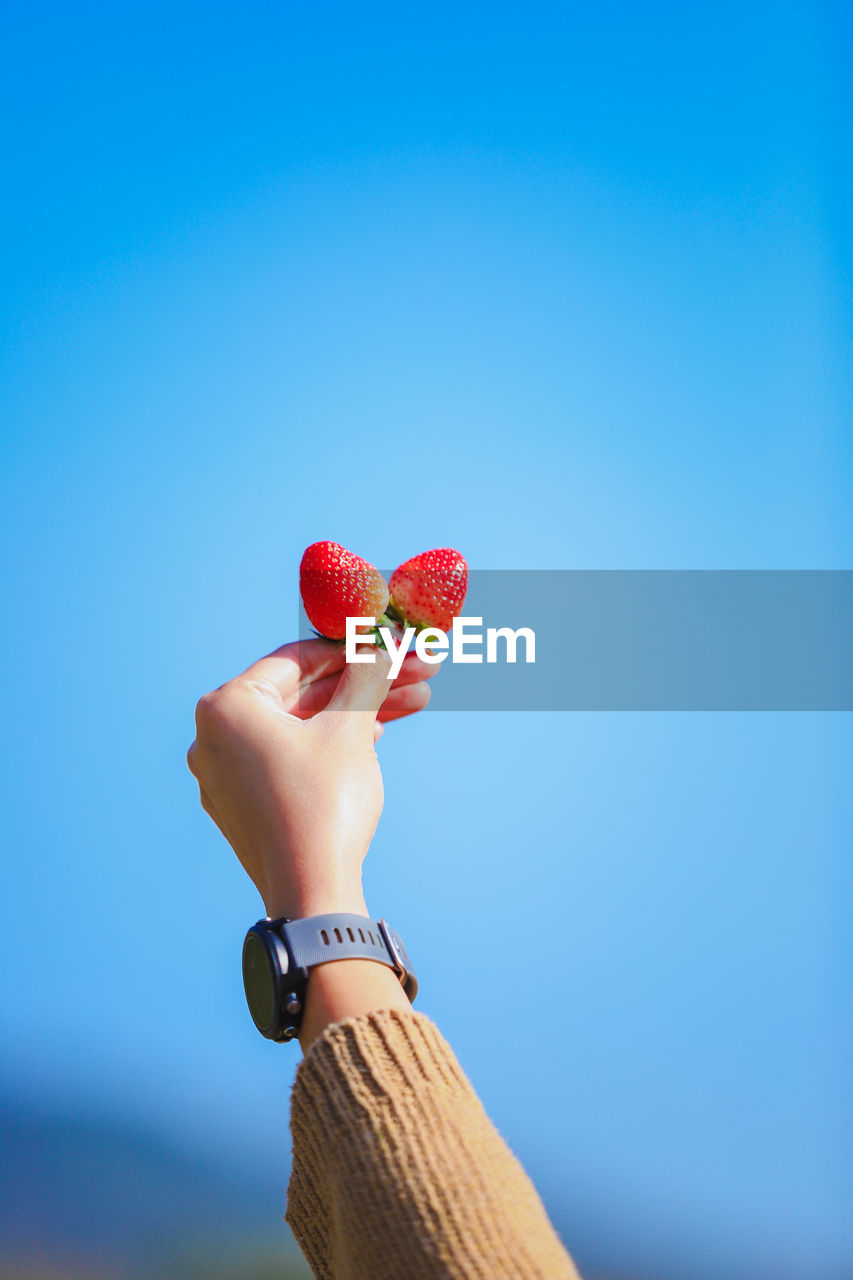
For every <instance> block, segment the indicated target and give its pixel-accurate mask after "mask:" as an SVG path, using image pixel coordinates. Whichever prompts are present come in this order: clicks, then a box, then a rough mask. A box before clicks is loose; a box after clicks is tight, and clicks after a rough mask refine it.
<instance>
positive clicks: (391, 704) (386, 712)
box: [379, 682, 432, 724]
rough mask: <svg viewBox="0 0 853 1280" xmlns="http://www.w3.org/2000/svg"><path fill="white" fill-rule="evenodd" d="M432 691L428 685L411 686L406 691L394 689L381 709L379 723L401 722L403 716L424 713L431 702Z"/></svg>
mask: <svg viewBox="0 0 853 1280" xmlns="http://www.w3.org/2000/svg"><path fill="white" fill-rule="evenodd" d="M431 694H432V689H430V687H429V685H428V684H424V683H423V682H421V683H420V684H410V685H407V686H406V687H405V688H404V689H392V690H391V692H390V693H389V694H388V697H387V698H386V699H385V701H384V702H383V703H382V706H381V707H380V708H379V722H382V723H386V724H387V722H388V721H389V720H400V719H401V718H402V717H403V716H412V715H414V714H415V712H416V711H422V710H423V709H424V707H425V706H426V705H427V703H428V702H429V700H430V696H431Z"/></svg>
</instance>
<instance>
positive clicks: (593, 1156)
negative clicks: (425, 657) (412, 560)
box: [0, 4, 853, 1277]
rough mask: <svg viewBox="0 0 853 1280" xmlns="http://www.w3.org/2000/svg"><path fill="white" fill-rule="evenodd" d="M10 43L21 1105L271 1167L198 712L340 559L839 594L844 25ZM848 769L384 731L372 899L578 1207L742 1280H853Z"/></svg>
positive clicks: (547, 19)
mask: <svg viewBox="0 0 853 1280" xmlns="http://www.w3.org/2000/svg"><path fill="white" fill-rule="evenodd" d="M5 26H6V34H5V37H4V46H5V50H6V52H5V60H6V64H7V65H6V67H5V69H4V75H3V77H2V78H0V83H2V90H0V92H2V96H3V101H4V109H5V110H7V111H8V113H9V120H10V123H11V128H9V129H8V130H7V131H6V132H7V142H6V144H5V150H6V157H5V166H4V167H5V171H6V176H7V183H8V190H9V191H10V192H11V195H10V196H7V199H6V200H5V201H4V203H3V207H2V210H0V218H2V220H3V224H4V226H3V231H4V235H3V241H2V245H3V247H2V250H0V279H2V287H3V293H4V303H5V305H4V316H5V320H4V330H5V333H4V338H5V341H4V343H3V354H2V357H0V359H2V388H0V404H2V417H3V422H4V433H3V435H4V445H3V452H4V465H3V477H2V511H3V517H4V522H5V525H6V529H5V533H4V538H3V552H2V554H3V561H4V580H5V583H6V587H5V595H6V600H7V605H8V606H9V613H8V619H7V623H6V626H5V627H4V629H3V634H2V640H0V643H2V646H3V649H4V651H5V662H6V668H7V672H8V673H9V675H10V679H9V680H8V682H7V688H6V690H5V693H4V704H5V707H4V720H5V725H6V734H5V735H4V745H3V746H2V748H0V752H1V753H2V777H3V779H4V783H5V789H6V792H7V794H6V799H5V801H4V820H5V826H6V840H5V844H6V848H7V850H8V851H9V852H8V859H7V875H6V891H5V892H4V894H3V897H2V906H0V912H2V925H3V927H2V931H1V932H2V942H0V946H2V948H3V959H4V967H5V971H6V973H7V975H8V974H11V975H12V980H11V982H9V983H8V986H9V988H10V989H9V992H8V995H7V998H6V1000H5V1002H4V1008H3V1011H2V1014H0V1045H2V1048H3V1062H4V1067H3V1078H4V1079H5V1080H7V1082H8V1087H10V1088H15V1089H17V1090H21V1091H23V1092H24V1093H26V1091H27V1090H31V1091H35V1092H39V1093H40V1094H41V1095H42V1096H43V1097H46V1098H49V1099H52V1100H53V1103H54V1104H55V1105H57V1106H61V1105H68V1106H75V1107H78V1106H79V1107H92V1108H107V1109H110V1108H113V1109H115V1110H118V1111H122V1112H127V1113H128V1114H130V1115H134V1116H139V1117H144V1118H147V1120H149V1121H151V1122H153V1123H155V1124H157V1125H159V1126H161V1127H163V1128H165V1129H168V1130H170V1131H172V1132H175V1133H180V1134H183V1135H185V1137H186V1140H187V1141H198V1142H204V1143H206V1144H208V1145H209V1146H211V1147H214V1148H218V1149H221V1150H225V1151H227V1152H229V1153H230V1154H231V1156H232V1157H233V1158H234V1160H235V1161H239V1160H248V1159H249V1157H250V1154H251V1152H252V1151H253V1150H254V1149H256V1147H257V1145H258V1143H259V1142H260V1141H261V1140H262V1139H263V1136H264V1135H265V1134H267V1133H268V1132H269V1125H270V1117H271V1114H273V1115H274V1116H276V1119H275V1123H278V1124H279V1125H280V1132H281V1135H282V1141H284V1140H285V1133H286V1087H285V1086H286V1084H287V1082H288V1081H289V1080H290V1078H291V1075H292V1071H293V1068H294V1063H295V1055H294V1054H291V1053H288V1052H287V1051H286V1050H282V1051H278V1050H276V1049H273V1048H270V1047H269V1046H266V1045H265V1044H264V1043H263V1042H261V1041H260V1040H259V1038H257V1037H256V1033H255V1032H254V1029H253V1028H252V1026H251V1023H250V1021H249V1019H248V1015H247V1013H246V1011H245V1008H244V1007H243V1004H242V991H241V987H240V975H239V949H240V943H241V940H242V933H243V930H244V928H245V927H246V925H247V924H249V923H251V921H252V920H254V919H255V918H256V915H257V912H258V907H259V904H258V902H257V899H256V896H255V894H254V891H253V890H252V888H251V886H250V885H249V884H248V883H247V882H244V879H243V877H242V873H241V872H240V870H239V868H238V867H237V865H236V862H235V861H234V860H233V858H231V857H230V855H229V852H228V850H227V848H226V847H225V846H224V844H223V842H222V841H221V839H220V837H219V836H218V834H217V833H216V832H215V830H214V829H213V827H212V826H211V825H210V824H209V823H208V822H207V820H206V819H205V817H204V815H203V814H202V813H201V811H200V810H199V809H198V808H197V802H196V796H195V792H194V787H193V785H192V782H191V779H190V778H189V775H188V774H187V773H186V771H185V765H184V759H183V756H184V752H185V750H186V746H187V745H188V742H189V738H190V736H191V733H192V708H193V705H194V702H195V700H196V698H197V697H198V696H199V695H200V694H201V693H202V692H203V691H204V690H205V689H206V688H208V687H210V686H211V685H214V684H217V683H219V682H220V681H221V680H222V679H224V678H226V677H227V676H229V675H230V674H233V673H235V672H236V671H238V670H240V669H241V668H242V667H243V666H245V665H247V663H248V662H249V661H251V660H252V659H253V658H254V657H255V656H257V655H258V654H259V653H261V652H264V651H267V650H269V649H270V648H272V647H274V646H275V645H276V644H278V643H280V642H282V641H283V640H285V639H288V638H290V636H291V635H292V634H293V633H294V631H295V627H296V601H295V592H296V583H297V567H298V562H299V557H300V555H301V552H302V549H303V548H304V546H305V545H307V544H308V543H309V542H311V541H314V540H315V539H318V538H323V537H330V538H334V539H337V540H339V541H342V542H344V543H345V544H346V545H348V546H350V547H351V548H352V549H353V550H355V551H357V552H359V553H360V554H363V555H365V556H366V557H367V558H368V559H371V560H373V561H374V562H375V563H378V564H384V565H393V564H395V563H397V562H399V561H400V560H402V559H404V558H406V557H408V556H409V555H411V554H413V553H414V552H416V551H418V550H420V549H423V548H425V547H428V546H434V545H442V544H444V545H447V544H450V545H455V546H458V547H460V548H461V549H462V550H463V551H464V553H465V554H466V555H467V557H468V559H469V561H470V562H471V564H472V565H474V566H476V567H478V568H555V569H556V568H851V567H853V565H851V555H853V530H851V518H850V512H851V501H850V498H851V494H850V488H851V485H850V473H851V442H850V441H851V438H850V431H849V414H850V384H849V371H848V366H847V364H846V361H847V359H848V353H849V340H850V335H851V322H850V314H849V295H848V294H846V293H845V289H846V281H847V280H848V278H849V277H848V268H849V256H850V255H849V226H850V220H849V189H848V186H847V179H846V176H845V173H846V170H845V166H844V164H843V149H842V144H843V139H844V129H845V122H846V120H847V119H848V118H849V103H848V102H847V101H846V97H847V93H848V90H847V87H846V72H845V49H849V44H848V43H847V40H848V38H849V30H847V29H846V28H845V26H844V20H843V18H842V15H841V12H840V8H839V9H836V8H834V7H832V6H821V5H817V6H815V5H805V4H791V5H788V6H785V7H784V8H782V9H781V10H780V9H779V7H778V6H770V5H758V4H748V5H745V6H744V5H739V6H735V5H726V4H724V5H722V6H716V7H715V8H714V9H713V10H711V9H706V10H704V11H699V10H696V9H693V10H690V9H689V8H688V10H686V11H685V9H684V8H683V7H679V6H674V5H662V4H651V5H646V6H644V7H643V8H642V9H641V10H638V9H637V8H636V6H621V5H615V6H611V7H610V8H608V9H600V8H599V9H597V10H593V9H592V8H591V7H589V8H584V9H578V8H573V7H568V6H561V5H554V4H533V5H526V6H524V8H523V10H522V9H520V8H517V7H511V6H506V5H498V6H494V5H490V6H481V5H476V4H475V5H468V6H464V7H463V8H462V9H460V7H459V6H450V5H444V4H438V5H433V6H431V7H430V8H429V9H416V10H406V11H403V12H400V10H399V7H397V6H391V5H387V4H376V5H372V6H370V7H369V8H368V9H365V8H364V7H361V8H353V7H352V6H344V5H339V4H330V5H326V6H324V7H323V8H322V11H318V10H316V9H311V8H310V7H304V6H302V7H290V6H272V5H257V4H248V5H244V6H241V7H240V9H239V10H237V9H234V8H233V7H230V6H222V5H206V6H204V7H202V6H196V5H183V6H179V7H178V9H177V11H176V10H175V9H173V8H169V9H167V8H166V7H165V6H159V5H156V4H155V5H153V6H148V7H146V9H145V10H144V11H142V10H140V11H138V12H134V13H129V12H125V13H118V14H117V13H116V12H115V11H114V10H113V9H111V8H107V7H106V6H93V5H88V6H86V5H84V6H79V7H75V8H74V9H73V10H71V9H69V8H68V7H67V6H66V7H62V6H57V5H50V4H49V5H45V6H41V7H40V8H39V9H38V11H37V12H36V11H24V10H18V11H17V12H15V13H14V14H9V15H8V16H7V18H6V20H5ZM850 748H851V729H850V723H849V717H848V716H845V715H762V716H750V715H713V716H702V715H690V714H681V715H671V716H668V715H633V716H631V715H616V714H606V715H564V714H559V715H558V714H554V715H547V714H538V715H523V714H512V715H510V714H499V713H491V714H481V715H464V714H462V713H453V714H451V713H442V714H434V715H432V716H430V715H427V716H424V717H422V718H420V719H419V720H418V721H414V722H411V723H407V724H404V725H400V726H398V727H396V728H394V729H392V730H390V731H389V733H388V734H387V735H386V738H385V740H384V741H383V743H382V745H381V748H380V750H381V753H382V761H383V769H384V771H385V777H386V787H387V794H388V800H387V807H386V813H385V816H384V818H383V822H382V825H381V826H380V831H379V834H378V836H377V840H376V843H375V846H374V849H373V851H372V853H371V857H370V860H369V868H368V872H367V876H368V901H369V903H370V904H371V906H372V909H373V910H374V911H375V912H376V913H382V914H386V915H387V916H388V917H389V918H390V919H391V920H392V921H393V922H394V923H395V924H396V925H397V927H398V928H399V929H400V931H401V933H402V934H403V936H404V937H405V939H406V941H407V945H408V946H409V950H410V952H411V954H412V955H413V957H415V959H416V961H417V965H418V969H419V976H420V977H421V987H422V1007H423V1008H424V1009H425V1010H426V1011H427V1012H428V1013H430V1014H431V1015H432V1016H434V1017H435V1018H436V1020H437V1021H438V1022H439V1024H440V1025H441V1027H442V1029H443V1030H444V1031H445V1032H446V1034H447V1035H448V1037H449V1039H450V1040H451V1042H452V1043H453V1044H454V1047H456V1049H457V1051H458V1053H459V1055H460V1057H461V1058H462V1061H463V1063H464V1065H465V1066H466V1068H467V1069H468V1071H469V1073H470V1074H471V1076H472V1078H473V1080H474V1083H475V1085H476V1086H477V1088H478V1089H479V1090H480V1092H481V1094H482V1096H483V1098H484V1101H485V1102H486V1105H487V1107H488V1108H489V1110H490V1112H491V1113H492V1114H493V1116H494V1117H495V1119H496V1120H497V1122H498V1124H499V1127H500V1128H501V1130H502V1132H504V1133H505V1134H506V1135H507V1137H508V1138H509V1139H510V1141H511V1142H512V1143H513V1145H514V1147H515V1148H516V1150H517V1151H518V1152H519V1154H520V1155H521V1157H522V1159H523V1160H524V1161H525V1163H526V1164H527V1166H528V1167H529V1168H530V1170H531V1172H532V1173H533V1174H534V1176H535V1177H536V1178H537V1179H538V1180H539V1182H540V1183H541V1185H542V1186H543V1190H544V1191H545V1194H546V1198H547V1199H548V1203H549V1207H550V1208H551V1209H552V1211H553V1212H554V1213H555V1216H560V1215H562V1219H563V1220H564V1221H570V1220H571V1217H572V1214H573V1213H574V1214H576V1215H578V1214H586V1213H587V1212H590V1213H593V1214H599V1215H600V1216H601V1219H602V1221H605V1222H607V1223H608V1224H609V1230H610V1231H611V1233H612V1234H613V1235H614V1237H618V1236H619V1233H620V1229H621V1225H624V1224H626V1223H639V1224H640V1226H639V1227H637V1232H638V1233H639V1234H640V1235H643V1233H645V1235H644V1236H643V1238H644V1239H647V1240H648V1241H651V1243H650V1244H649V1249H650V1250H651V1251H652V1253H651V1254H650V1256H652V1254H654V1248H656V1247H658V1244H659V1247H660V1249H661V1250H662V1254H661V1256H663V1253H665V1252H666V1250H667V1249H668V1248H670V1246H671V1247H672V1249H676V1247H677V1248H679V1249H682V1251H683V1253H684V1256H688V1255H691V1254H692V1256H695V1257H697V1258H698V1257H705V1258H706V1259H707V1258H710V1257H716V1258H718V1259H719V1265H720V1266H721V1267H727V1268H728V1271H729V1274H732V1275H735V1274H739V1273H737V1272H736V1270H735V1268H736V1265H745V1266H746V1267H747V1271H748V1270H749V1267H750V1266H752V1274H759V1273H761V1269H762V1268H763V1269H764V1271H765V1272H766V1273H767V1274H771V1273H772V1274H774V1275H776V1276H783V1275H784V1274H786V1273H785V1272H784V1270H783V1264H784V1265H785V1266H787V1265H790V1266H791V1267H792V1271H791V1274H792V1275H794V1274H802V1273H803V1271H802V1266H806V1265H808V1267H809V1268H811V1269H810V1270H809V1274H810V1275H811V1274H813V1275H814V1276H815V1277H821V1276H823V1275H826V1276H829V1275H831V1274H834V1273H833V1270H832V1268H833V1267H836V1268H838V1267H841V1266H842V1265H843V1264H845V1263H846V1264H847V1265H848V1266H849V1264H850V1262H851V1260H852V1259H853V1241H851V1239H850V1233H849V1227H848V1225H847V1223H846V1214H847V1208H848V1206H849V1199H850V1193H851V1184H850V1167H849V1159H848V1158H847V1156H846V1155H845V1152H846V1151H847V1150H848V1149H849V1139H850V1136H851V1135H850V1128H851V1125H850V1112H849V1103H848V1101H847V1090H846V1084H847V1081H846V1080H845V1063H846V1062H848V1061H849V1045H850V1012H849V997H848V994H847V992H848V990H849V978H850V966H849V957H850V937H849V923H848V922H847V920H846V919H845V912H844V903H845V902H849V889H850V883H849V870H848V869H847V867H846V865H845V861H844V853H845V851H846V849H848V848H849V834H850V829H851V812H850V808H851V805H850V794H849V792H850V788H849V773H850V760H851V751H850ZM425 795H426V797H427V798H428V803H427V804H426V805H424V796H425ZM36 927H37V928H38V929H39V930H40V931H43V937H44V941H43V943H42V944H40V945H39V946H38V947H36V948H34V947H33V945H32V938H33V931H34V928H36ZM176 939H177V940H179V942H180V946H181V947H182V948H186V954H187V955H191V956H194V957H196V960H197V968H196V969H195V970H194V971H193V976H192V979H191V980H189V981H187V980H184V981H182V982H179V983H176V982H175V980H174V977H173V975H174V973H175V962H174V954H173V948H174V947H175V945H176ZM484 956H491V957H492V960H491V962H490V963H489V964H488V965H487V966H486V969H485V971H484V969H483V963H482V961H483V957H484ZM475 957H476V958H477V962H476V964H475V960H474V958H475ZM533 957H535V960H532V958H533ZM475 970H476V972H477V973H478V974H479V977H478V979H477V980H476V981H475V980H474V979H473V978H472V973H473V972H474V971H475ZM273 1099H274V1100H275V1105H276V1106H277V1107H278V1113H277V1114H276V1113H275V1112H274V1110H272V1111H271V1106H272V1103H271V1100H273ZM282 1193H283V1192H282ZM620 1224H621V1225H620ZM625 1230H626V1231H627V1228H625ZM632 1238H633V1237H632ZM569 1242H570V1243H571V1240H570V1241H569ZM655 1242H658V1244H656V1243H655ZM714 1250H717V1251H718V1252H717V1253H716V1254H714V1252H713V1251H714ZM738 1259H746V1262H745V1263H741V1264H739V1263H738ZM798 1260H800V1261H802V1260H807V1263H806V1262H805V1261H802V1266H801V1268H800V1270H799V1272H798V1271H797V1267H798V1265H799V1263H798Z"/></svg>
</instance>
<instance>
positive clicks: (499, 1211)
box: [287, 1010, 578, 1280]
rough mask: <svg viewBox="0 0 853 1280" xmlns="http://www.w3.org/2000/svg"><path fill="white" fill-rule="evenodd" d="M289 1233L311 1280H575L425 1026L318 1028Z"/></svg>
mask: <svg viewBox="0 0 853 1280" xmlns="http://www.w3.org/2000/svg"><path fill="white" fill-rule="evenodd" d="M291 1131H292V1134H293V1172H292V1175H291V1179H290V1186H289V1189H288V1199H287V1221H288V1223H289V1224H290V1227H291V1229H292V1231H293V1234H294V1235H295V1237H296V1239H297V1241H298V1243H299V1245H300V1247H301V1249H302V1251H303V1253H304V1254H305V1256H306V1258H307V1259H308V1262H309V1264H310V1266H311V1269H312V1271H313V1272H314V1274H315V1276H317V1277H318V1280H392V1278H394V1280H397V1278H400V1280H402V1278H403V1277H405V1278H406V1280H578V1274H577V1272H576V1270H575V1268H574V1265H573V1264H572V1261H571V1259H570V1258H569V1255H568V1254H567V1253H566V1251H565V1249H564V1248H563V1246H562V1244H561V1243H560V1240H559V1238H558V1237H557V1235H556V1233H555V1231H554V1228H553V1227H552V1226H551V1223H550V1222H549V1220H548V1217H547V1215H546V1213H545V1210H544V1208H543V1206H542V1202H541V1200H540V1199H539V1197H538V1195H537V1194H536V1191H535V1190H534V1187H533V1185H532V1183H531V1182H530V1180H529V1178H528V1177H527V1175H526V1174H525V1172H524V1170H523V1169H522V1167H521V1165H520V1164H519V1163H518V1161H517V1160H516V1158H515V1156H514V1155H513V1154H512V1152H511V1151H510V1150H509V1148H508V1147H507V1145H506V1143H505V1142H504V1140H503V1139H502V1138H501V1136H500V1135H499V1133H498V1132H497V1130H496V1129H495V1127H494V1125H493V1124H492V1123H491V1121H490V1120H489V1118H488V1116H487V1115H486V1113H485V1111H484V1110H483V1106H482V1104H481V1102H480V1100H479V1099H478V1097H477V1095H476V1094H475V1092H474V1090H473V1088H472V1087H471V1084H470V1083H469V1081H468V1079H467V1077H466V1076H465V1074H464V1073H463V1071H462V1069H461V1067H460V1066H459V1063H458V1062H457V1060H456V1058H455V1056H454V1054H453V1052H452V1050H451V1049H450V1046H449V1045H448V1044H447V1042H446V1041H445V1040H444V1038H443V1037H442V1035H441V1034H440V1032H439V1031H438V1028H437V1027H436V1026H435V1025H434V1023H432V1022H431V1021H430V1020H429V1018H427V1017H425V1016H424V1015H423V1014H420V1013H414V1012H412V1013H409V1012H400V1011H397V1010H386V1011H383V1012H379V1013H370V1014H362V1015H359V1016H358V1017H354V1018H348V1019H346V1021H344V1022H339V1023H336V1024H334V1025H333V1026H331V1027H328V1028H327V1029H326V1031H325V1032H324V1033H323V1035H322V1036H321V1037H320V1038H319V1039H318V1040H316V1041H315V1043H314V1044H313V1045H312V1046H311V1048H310V1049H309V1050H308V1053H307V1054H306V1056H305V1058H304V1060H303V1061H302V1063H301V1064H300V1066H299V1069H298V1071H297V1075H296V1082H295V1084H294V1088H293V1098H292V1104H291Z"/></svg>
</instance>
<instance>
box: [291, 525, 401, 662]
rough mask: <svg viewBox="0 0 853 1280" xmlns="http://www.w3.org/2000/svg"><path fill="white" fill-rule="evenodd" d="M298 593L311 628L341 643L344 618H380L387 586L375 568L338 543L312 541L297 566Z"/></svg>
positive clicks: (385, 605)
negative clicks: (300, 595) (300, 594)
mask: <svg viewBox="0 0 853 1280" xmlns="http://www.w3.org/2000/svg"><path fill="white" fill-rule="evenodd" d="M299 590H300V592H301V593H302V603H303V604H304V605H305V612H306V613H307V614H308V618H309V621H310V622H311V625H312V626H313V627H315V628H316V629H317V631H319V632H320V634H321V635H324V636H326V637H327V638H328V639H329V640H343V638H344V636H345V635H346V620H347V618H368V617H369V618H377V619H378V618H381V617H382V615H383V614H384V612H385V610H386V608H387V607H388V584H387V583H386V581H385V579H384V578H383V577H382V574H381V573H380V572H379V570H378V569H374V567H373V565H372V564H368V563H367V561H366V560H362V558H361V556H355V555H353V553H352V552H351V551H347V549H346V547H342V546H341V545H340V543H339V542H314V543H312V545H311V546H310V547H309V548H308V550H307V551H306V552H305V554H304V555H303V557H302V563H301V564H300V566H299Z"/></svg>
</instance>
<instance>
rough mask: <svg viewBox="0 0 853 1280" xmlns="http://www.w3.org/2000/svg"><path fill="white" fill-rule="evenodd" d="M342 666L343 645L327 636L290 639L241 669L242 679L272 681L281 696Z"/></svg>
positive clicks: (289, 693)
mask: <svg viewBox="0 0 853 1280" xmlns="http://www.w3.org/2000/svg"><path fill="white" fill-rule="evenodd" d="M343 666H344V646H343V645H342V644H340V645H335V644H332V643H331V642H330V641H328V640H293V641H291V643H290V644H283V645H282V646H281V647H280V648H278V649H274V650H273V652H272V653H268V654H267V655H266V657H264V658H259V659H258V661H257V662H253V663H252V665H251V666H250V667H247V669H246V670H245V671H244V672H243V675H242V677H241V678H242V679H249V680H262V681H265V682H266V683H267V684H271V685H274V686H275V688H276V689H278V691H279V693H280V694H281V696H282V698H285V699H286V698H288V697H292V696H295V695H297V694H299V692H300V689H301V688H303V687H304V686H306V685H308V684H309V683H310V682H312V681H315V680H320V679H322V678H323V677H325V676H327V675H332V674H334V673H335V672H338V671H340V670H341V669H342V667H343Z"/></svg>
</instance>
